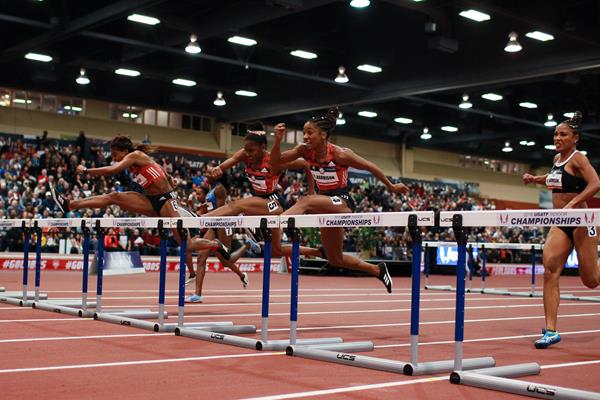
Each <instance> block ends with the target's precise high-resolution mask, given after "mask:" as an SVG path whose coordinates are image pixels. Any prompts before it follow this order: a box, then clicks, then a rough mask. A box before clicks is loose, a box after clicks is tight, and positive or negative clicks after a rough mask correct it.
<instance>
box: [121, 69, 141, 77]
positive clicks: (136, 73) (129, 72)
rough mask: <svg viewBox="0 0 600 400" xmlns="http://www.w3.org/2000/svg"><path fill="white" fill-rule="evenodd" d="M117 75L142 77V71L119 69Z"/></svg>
mask: <svg viewBox="0 0 600 400" xmlns="http://www.w3.org/2000/svg"><path fill="white" fill-rule="evenodd" d="M115 74H117V75H125V76H140V71H136V70H135V69H127V68H119V69H117V70H115Z"/></svg>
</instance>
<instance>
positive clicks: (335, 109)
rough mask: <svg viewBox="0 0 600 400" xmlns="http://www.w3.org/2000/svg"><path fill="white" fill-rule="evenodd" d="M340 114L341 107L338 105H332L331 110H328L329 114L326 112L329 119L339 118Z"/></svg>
mask: <svg viewBox="0 0 600 400" xmlns="http://www.w3.org/2000/svg"><path fill="white" fill-rule="evenodd" d="M339 116H340V109H339V108H338V107H337V106H334V107H331V108H330V109H329V110H327V114H325V117H326V118H328V119H332V120H333V121H336V120H337V117H339Z"/></svg>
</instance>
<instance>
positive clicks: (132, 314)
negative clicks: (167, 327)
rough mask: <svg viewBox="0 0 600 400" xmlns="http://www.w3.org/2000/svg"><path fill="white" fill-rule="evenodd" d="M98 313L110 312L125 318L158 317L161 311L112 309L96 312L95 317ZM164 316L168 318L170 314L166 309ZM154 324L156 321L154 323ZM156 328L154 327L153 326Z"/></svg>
mask: <svg viewBox="0 0 600 400" xmlns="http://www.w3.org/2000/svg"><path fill="white" fill-rule="evenodd" d="M97 314H110V315H113V316H115V317H125V318H133V319H158V316H159V312H158V311H150V310H147V309H139V310H133V309H132V310H111V311H110V312H101V313H95V314H94V319H98V318H96V315H97ZM163 317H164V318H168V317H169V314H168V313H167V312H166V311H165V312H164V313H163ZM153 324H154V323H153ZM153 326H154V325H153ZM152 329H154V328H152Z"/></svg>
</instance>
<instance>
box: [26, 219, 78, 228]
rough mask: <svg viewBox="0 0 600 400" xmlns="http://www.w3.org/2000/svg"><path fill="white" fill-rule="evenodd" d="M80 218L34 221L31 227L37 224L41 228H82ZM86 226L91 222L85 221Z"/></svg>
mask: <svg viewBox="0 0 600 400" xmlns="http://www.w3.org/2000/svg"><path fill="white" fill-rule="evenodd" d="M81 221H84V220H82V219H80V218H52V219H32V220H31V226H32V227H33V226H35V223H36V222H37V224H38V226H39V227H40V228H80V227H81ZM85 221H86V225H89V221H90V220H85Z"/></svg>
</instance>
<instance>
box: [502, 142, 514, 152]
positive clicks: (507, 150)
mask: <svg viewBox="0 0 600 400" xmlns="http://www.w3.org/2000/svg"><path fill="white" fill-rule="evenodd" d="M502 151H503V152H504V153H510V152H511V151H513V148H512V147H510V142H504V147H503V148H502Z"/></svg>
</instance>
